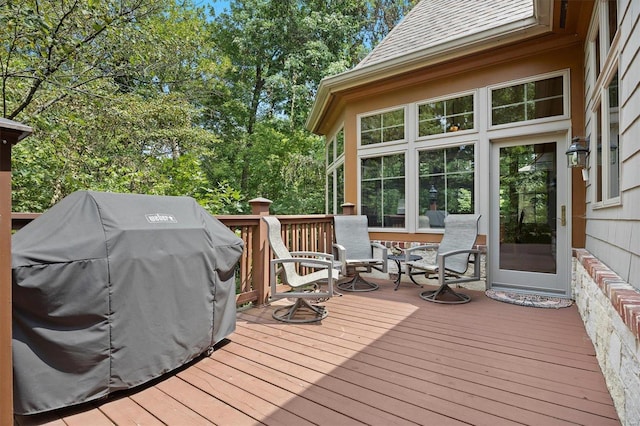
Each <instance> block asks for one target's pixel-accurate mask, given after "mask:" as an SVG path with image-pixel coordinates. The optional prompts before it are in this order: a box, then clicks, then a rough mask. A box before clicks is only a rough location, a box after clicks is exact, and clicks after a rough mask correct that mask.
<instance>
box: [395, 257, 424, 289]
mask: <svg viewBox="0 0 640 426" xmlns="http://www.w3.org/2000/svg"><path fill="white" fill-rule="evenodd" d="M387 259H389V260H393V261H394V262H396V266H397V267H398V277H397V278H396V279H395V281H394V283H395V285H396V287H395V288H394V290H397V289H398V287H400V281H401V279H402V274H403V273H405V274H406V273H407V272H406V271H405V272H403V271H402V264H403V263H404V262H406V261H407V260H409V262H415V261H416V260H420V259H422V256H418V255H417V254H412V255H409V259H407V255H406V254H390V255H388V256H387ZM405 268H406V266H405ZM414 284H415V285H417V286H418V287H422V286H421V285H420V284H418V283H417V282H414Z"/></svg>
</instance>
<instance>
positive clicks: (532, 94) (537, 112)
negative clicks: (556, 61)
mask: <svg viewBox="0 0 640 426" xmlns="http://www.w3.org/2000/svg"><path fill="white" fill-rule="evenodd" d="M564 114H565V108H564V77H563V76H557V77H552V78H547V79H543V80H537V81H531V82H527V83H523V84H516V85H513V86H508V87H502V88H498V89H493V90H491V124H492V125H494V126H495V125H499V124H507V123H517V122H521V121H529V120H536V119H539V118H546V117H555V116H562V115H564Z"/></svg>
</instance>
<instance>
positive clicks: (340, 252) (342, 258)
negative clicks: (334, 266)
mask: <svg viewBox="0 0 640 426" xmlns="http://www.w3.org/2000/svg"><path fill="white" fill-rule="evenodd" d="M331 247H332V248H333V253H334V258H335V260H336V261H337V262H339V263H340V264H341V265H342V266H341V268H340V271H341V272H342V275H347V249H346V248H345V247H344V246H342V245H340V244H337V243H333V244H332V245H331Z"/></svg>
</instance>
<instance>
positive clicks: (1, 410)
mask: <svg viewBox="0 0 640 426" xmlns="http://www.w3.org/2000/svg"><path fill="white" fill-rule="evenodd" d="M32 131H33V130H32V129H31V127H28V126H25V125H24V124H20V123H16V122H15V121H11V120H7V119H4V118H2V119H0V395H2V396H1V397H0V425H12V424H13V363H12V350H11V334H12V325H11V321H12V310H13V308H12V306H13V305H12V303H11V147H12V146H13V145H15V144H16V143H18V142H19V141H20V140H21V139H23V138H25V137H27V136H29V135H30V134H31V132H32Z"/></svg>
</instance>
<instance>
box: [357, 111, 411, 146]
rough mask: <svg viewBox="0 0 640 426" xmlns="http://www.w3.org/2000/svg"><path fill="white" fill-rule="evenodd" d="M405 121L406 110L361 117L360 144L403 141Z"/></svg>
mask: <svg viewBox="0 0 640 426" xmlns="http://www.w3.org/2000/svg"><path fill="white" fill-rule="evenodd" d="M404 121H405V120H404V108H400V109H395V110H393V111H387V112H383V113H379V114H372V115H366V116H363V117H360V144H361V145H372V144H379V143H384V142H393V141H401V140H403V139H404V137H405V135H404Z"/></svg>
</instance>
